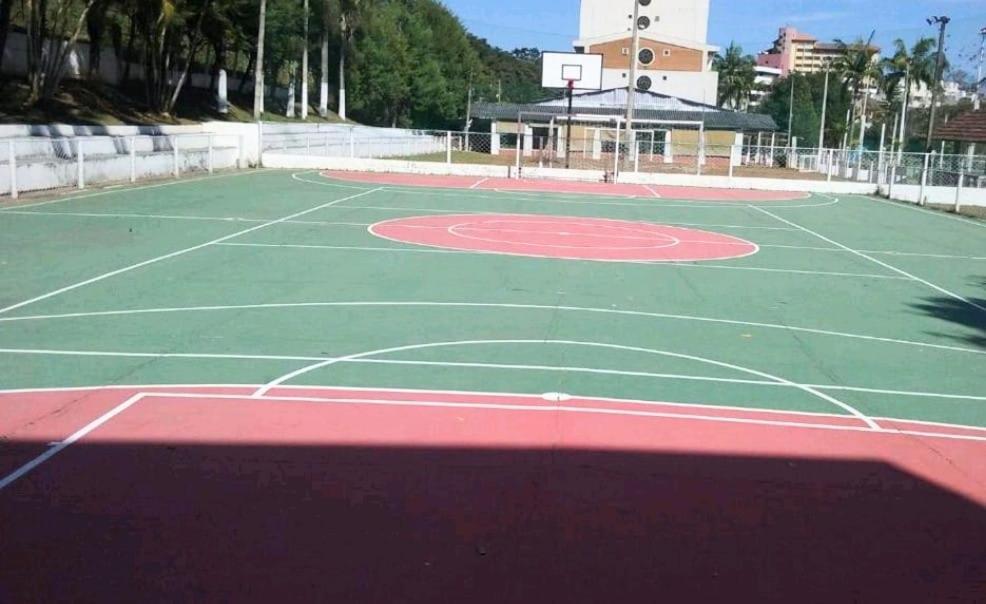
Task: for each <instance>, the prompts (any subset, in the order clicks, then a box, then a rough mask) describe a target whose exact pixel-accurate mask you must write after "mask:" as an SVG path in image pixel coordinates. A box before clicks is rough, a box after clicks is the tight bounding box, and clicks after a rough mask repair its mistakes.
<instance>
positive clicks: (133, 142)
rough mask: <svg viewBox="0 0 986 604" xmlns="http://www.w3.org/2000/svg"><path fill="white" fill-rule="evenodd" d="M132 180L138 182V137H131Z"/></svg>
mask: <svg viewBox="0 0 986 604" xmlns="http://www.w3.org/2000/svg"><path fill="white" fill-rule="evenodd" d="M130 182H131V183H135V182H137V137H136V136H131V137H130Z"/></svg>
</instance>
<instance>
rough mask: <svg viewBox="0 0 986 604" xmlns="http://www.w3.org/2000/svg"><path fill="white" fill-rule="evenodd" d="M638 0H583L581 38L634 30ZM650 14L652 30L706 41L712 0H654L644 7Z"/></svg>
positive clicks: (580, 18) (666, 34)
mask: <svg viewBox="0 0 986 604" xmlns="http://www.w3.org/2000/svg"><path fill="white" fill-rule="evenodd" d="M633 1H634V0H582V3H581V9H580V11H579V38H582V39H585V38H597V37H599V36H608V35H610V34H615V33H620V32H626V31H631V23H630V22H631V21H632V15H633ZM640 15H641V16H646V17H650V20H651V26H650V27H649V28H648V29H647V30H646V31H647V32H648V33H651V34H657V35H664V36H673V37H675V38H683V39H685V40H691V41H693V42H701V43H702V44H705V43H706V41H707V40H708V32H709V0H653V1H652V2H651V3H650V5H649V6H642V7H640Z"/></svg>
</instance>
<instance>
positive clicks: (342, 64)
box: [339, 15, 349, 119]
mask: <svg viewBox="0 0 986 604" xmlns="http://www.w3.org/2000/svg"><path fill="white" fill-rule="evenodd" d="M341 25H342V28H341V31H342V40H341V43H340V44H339V117H340V118H342V119H346V45H347V44H348V43H349V33H348V31H347V28H346V15H342V18H341Z"/></svg>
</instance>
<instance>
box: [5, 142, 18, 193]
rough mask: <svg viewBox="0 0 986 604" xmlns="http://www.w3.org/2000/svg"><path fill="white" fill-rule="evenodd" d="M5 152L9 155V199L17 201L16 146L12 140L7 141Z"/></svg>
mask: <svg viewBox="0 0 986 604" xmlns="http://www.w3.org/2000/svg"><path fill="white" fill-rule="evenodd" d="M7 150H8V152H9V153H10V198H11V199H17V195H18V193H17V145H15V144H14V141H13V140H10V141H7Z"/></svg>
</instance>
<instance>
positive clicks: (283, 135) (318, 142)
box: [263, 124, 447, 158]
mask: <svg viewBox="0 0 986 604" xmlns="http://www.w3.org/2000/svg"><path fill="white" fill-rule="evenodd" d="M446 136H447V133H445V132H441V131H426V130H404V129H400V128H374V127H371V126H360V125H358V124H264V125H263V146H264V150H265V151H271V152H274V153H282V154H284V153H291V152H294V153H303V154H314V155H324V156H333V157H350V156H352V157H362V158H387V157H390V158H413V157H415V156H421V155H434V154H442V153H445V151H446V145H447V143H446Z"/></svg>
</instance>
